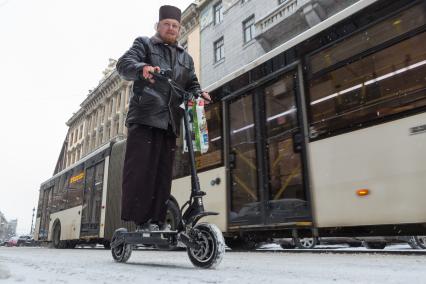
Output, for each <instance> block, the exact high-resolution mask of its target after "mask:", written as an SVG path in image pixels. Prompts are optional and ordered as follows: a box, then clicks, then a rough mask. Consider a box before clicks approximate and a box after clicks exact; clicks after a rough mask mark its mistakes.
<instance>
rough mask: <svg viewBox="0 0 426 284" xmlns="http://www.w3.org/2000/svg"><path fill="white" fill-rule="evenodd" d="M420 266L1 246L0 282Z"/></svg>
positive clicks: (265, 279) (282, 255)
mask: <svg viewBox="0 0 426 284" xmlns="http://www.w3.org/2000/svg"><path fill="white" fill-rule="evenodd" d="M265 249H270V248H268V247H266V248H265ZM272 249H278V248H277V247H275V248H272ZM425 264H426V258H425V257H424V256H423V255H380V254H375V253H371V254H331V253H292V252H291V251H277V252H275V251H268V252H263V253H259V252H232V251H227V253H226V254H225V256H224V259H223V261H222V263H221V264H220V265H219V267H218V268H217V269H216V270H202V269H197V268H194V267H193V265H192V264H191V262H190V261H189V259H188V257H187V254H186V252H185V251H175V252H160V251H154V250H135V251H133V254H132V256H131V258H130V259H129V261H128V263H126V264H122V263H115V262H114V261H113V259H112V257H111V253H110V251H109V250H104V249H99V248H96V249H89V248H83V249H74V250H56V249H48V248H28V247H19V248H16V247H12V248H7V247H0V283H1V284H3V283H129V284H130V283H153V282H155V283H237V284H242V283H257V284H259V283H315V284H322V283H386V284H389V283H403V282H404V283H426V269H425Z"/></svg>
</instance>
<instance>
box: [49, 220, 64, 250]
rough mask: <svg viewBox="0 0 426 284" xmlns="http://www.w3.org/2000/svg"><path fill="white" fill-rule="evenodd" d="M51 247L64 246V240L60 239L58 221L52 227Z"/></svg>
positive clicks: (59, 224)
mask: <svg viewBox="0 0 426 284" xmlns="http://www.w3.org/2000/svg"><path fill="white" fill-rule="evenodd" d="M52 242H53V247H54V248H56V249H63V248H66V242H65V241H61V223H60V222H59V221H58V222H57V223H56V225H55V227H54V229H53V237H52Z"/></svg>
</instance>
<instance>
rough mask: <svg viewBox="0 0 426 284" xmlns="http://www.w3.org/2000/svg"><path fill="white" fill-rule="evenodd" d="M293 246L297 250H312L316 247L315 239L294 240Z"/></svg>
mask: <svg viewBox="0 0 426 284" xmlns="http://www.w3.org/2000/svg"><path fill="white" fill-rule="evenodd" d="M294 244H295V245H296V247H297V248H299V249H313V248H314V247H315V246H316V245H317V239H316V238H314V237H311V238H294Z"/></svg>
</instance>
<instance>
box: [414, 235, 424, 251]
mask: <svg viewBox="0 0 426 284" xmlns="http://www.w3.org/2000/svg"><path fill="white" fill-rule="evenodd" d="M414 239H415V240H416V244H417V246H418V247H419V248H420V249H426V236H414Z"/></svg>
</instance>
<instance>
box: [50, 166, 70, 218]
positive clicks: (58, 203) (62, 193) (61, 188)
mask: <svg viewBox="0 0 426 284" xmlns="http://www.w3.org/2000/svg"><path fill="white" fill-rule="evenodd" d="M69 174H70V172H67V173H64V174H63V175H62V176H61V177H60V178H58V179H57V180H56V181H55V187H54V190H53V200H52V203H51V213H54V212H58V211H60V210H63V209H65V208H66V206H67V187H68V176H69Z"/></svg>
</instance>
